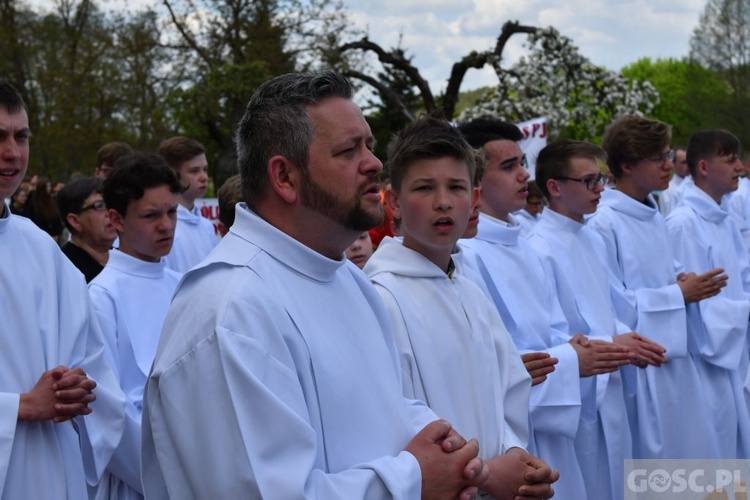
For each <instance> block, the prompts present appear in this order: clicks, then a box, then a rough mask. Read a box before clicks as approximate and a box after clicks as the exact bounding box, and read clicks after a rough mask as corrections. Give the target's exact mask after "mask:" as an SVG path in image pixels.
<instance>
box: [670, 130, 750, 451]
mask: <svg viewBox="0 0 750 500" xmlns="http://www.w3.org/2000/svg"><path fill="white" fill-rule="evenodd" d="M687 162H688V166H689V168H690V175H691V177H692V179H693V182H694V183H695V184H694V185H692V186H688V187H687V188H686V189H685V191H684V193H683V198H682V204H681V205H680V206H679V207H677V208H676V209H674V210H673V211H672V213H670V215H669V217H667V229H669V238H670V241H671V243H672V248H674V253H675V257H676V258H677V260H679V261H680V262H681V263H682V264H683V265H684V266H685V267H686V268H688V269H691V270H693V271H695V272H699V273H701V272H707V271H709V270H711V269H713V268H715V267H721V268H722V269H724V272H725V273H726V274H727V276H729V280H728V282H727V286H726V288H724V289H723V290H722V293H720V294H719V295H716V296H714V297H711V298H707V299H705V300H702V301H701V302H700V303H697V304H696V303H693V304H688V306H687V333H688V349H689V352H690V356H691V357H692V358H693V360H694V361H695V366H696V368H697V370H698V374H699V376H700V380H701V383H702V384H703V388H704V396H705V397H706V398H707V399H706V400H705V401H704V405H705V406H706V407H708V408H722V411H712V412H710V413H709V415H708V417H709V419H710V420H709V421H708V422H706V423H705V425H707V426H708V434H710V435H711V436H712V437H713V439H715V441H716V442H717V443H718V445H719V453H720V455H719V456H720V457H721V458H750V456H749V454H750V416H748V408H747V403H746V401H745V396H744V393H743V392H744V391H743V385H744V383H745V377H746V375H747V365H748V343H747V334H748V323H747V320H748V317H750V301H748V297H750V257H748V253H747V250H746V249H745V246H744V244H743V242H742V236H741V234H740V231H739V229H738V228H737V226H736V225H735V223H734V221H733V220H732V217H730V216H729V212H727V210H726V209H725V208H724V206H723V204H722V198H723V197H724V196H726V195H727V194H730V193H732V192H734V191H735V190H736V189H737V184H738V182H739V177H740V174H741V173H742V171H743V170H744V166H743V165H742V161H741V160H740V141H739V140H738V139H737V137H735V136H734V135H733V134H732V133H730V132H728V131H726V130H702V131H700V132H696V133H695V134H693V135H692V136H691V137H690V140H689V142H688V147H687ZM732 402H734V404H732Z"/></svg>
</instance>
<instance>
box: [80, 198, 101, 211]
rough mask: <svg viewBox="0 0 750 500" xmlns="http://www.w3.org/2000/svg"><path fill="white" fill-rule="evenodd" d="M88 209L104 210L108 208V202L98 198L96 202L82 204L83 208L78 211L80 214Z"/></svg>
mask: <svg viewBox="0 0 750 500" xmlns="http://www.w3.org/2000/svg"><path fill="white" fill-rule="evenodd" d="M86 210H94V211H95V212H102V211H104V210H107V204H106V203H104V200H96V201H95V202H94V203H91V204H89V205H84V206H82V207H81V209H80V210H79V211H78V213H79V214H80V213H81V212H85V211H86Z"/></svg>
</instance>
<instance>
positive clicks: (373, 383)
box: [143, 203, 437, 500]
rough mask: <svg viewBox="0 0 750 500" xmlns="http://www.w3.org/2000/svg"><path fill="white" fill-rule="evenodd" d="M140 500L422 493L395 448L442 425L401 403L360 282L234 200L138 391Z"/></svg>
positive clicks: (377, 313)
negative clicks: (230, 221) (230, 218)
mask: <svg viewBox="0 0 750 500" xmlns="http://www.w3.org/2000/svg"><path fill="white" fill-rule="evenodd" d="M144 401H145V405H144V409H143V483H144V490H145V493H146V498H149V499H155V500H159V499H166V498H179V499H181V500H189V499H194V498H195V499H208V498H320V499H326V500H327V499H349V498H371V499H382V498H391V497H393V498H397V499H412V498H419V497H420V493H421V481H422V479H421V473H420V467H419V464H418V462H417V460H416V459H415V458H414V456H413V455H412V454H411V453H408V452H406V451H403V449H404V447H405V446H406V445H407V443H408V442H409V441H410V440H411V439H412V438H413V436H414V435H415V433H416V432H418V431H419V430H420V429H422V428H423V427H424V426H425V425H426V424H427V423H429V422H431V421H433V420H435V419H436V418H437V416H436V415H435V414H434V412H432V411H431V410H430V409H429V408H427V407H426V406H425V405H424V403H421V402H419V401H414V400H407V399H406V398H404V397H403V396H402V394H401V378H400V368H399V365H398V355H397V353H396V348H395V345H394V343H393V339H392V337H391V334H390V327H389V325H388V312H387V311H386V310H385V307H384V305H383V303H382V301H381V300H380V297H379V296H378V294H377V292H376V291H375V289H374V287H373V286H372V284H370V283H369V281H368V280H367V277H366V276H365V275H364V273H362V271H361V270H360V269H359V268H357V267H356V266H355V265H353V264H351V263H350V262H348V261H347V259H346V258H345V256H344V255H343V253H342V255H341V258H340V259H339V260H331V259H328V258H326V257H324V256H322V255H321V254H319V253H317V252H315V251H313V250H311V249H310V248H308V247H306V246H304V245H302V244H301V243H299V242H298V241H296V240H294V239H292V238H291V237H289V236H288V235H286V234H285V233H283V232H281V231H279V230H278V229H276V228H275V227H273V226H271V225H270V224H268V223H267V222H265V221H264V220H263V219H261V218H260V217H258V216H257V215H255V214H254V213H252V212H250V211H249V210H248V209H247V207H246V206H245V204H244V203H243V204H238V205H237V209H236V219H235V223H234V225H233V226H232V228H231V230H230V232H229V233H228V234H227V236H226V237H225V238H224V239H222V240H221V242H220V243H219V245H218V246H217V248H216V250H215V251H214V252H212V254H211V256H210V257H209V258H208V259H206V260H205V261H204V262H203V263H202V264H201V265H200V266H199V267H197V268H195V269H193V270H192V271H190V272H189V273H187V274H186V275H185V277H184V278H183V281H182V282H181V284H180V285H179V286H178V289H177V291H176V293H175V297H174V300H173V302H172V305H171V307H170V310H169V313H168V315H167V319H166V321H165V326H164V329H163V331H162V336H161V339H160V341H159V347H158V350H157V353H156V359H155V360H154V365H153V368H152V372H151V374H150V376H149V381H148V384H147V386H146V392H145V399H144Z"/></svg>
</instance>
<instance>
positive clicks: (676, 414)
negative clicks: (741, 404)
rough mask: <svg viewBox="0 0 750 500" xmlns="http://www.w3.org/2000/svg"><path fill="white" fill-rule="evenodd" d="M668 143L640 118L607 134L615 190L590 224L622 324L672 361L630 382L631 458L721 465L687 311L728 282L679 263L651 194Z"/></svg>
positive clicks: (666, 169)
mask: <svg viewBox="0 0 750 500" xmlns="http://www.w3.org/2000/svg"><path fill="white" fill-rule="evenodd" d="M671 138H672V131H671V127H670V126H669V125H667V124H666V123H663V122H660V121H656V120H650V119H647V118H642V117H638V116H627V117H624V118H621V119H620V120H618V121H616V122H614V123H612V124H611V125H610V126H609V127H607V129H606V130H605V132H604V136H603V138H602V149H604V151H605V152H606V153H607V166H608V167H609V170H610V171H611V172H612V174H613V175H614V176H615V178H616V179H617V186H616V187H615V188H613V189H607V190H605V191H604V192H602V193H601V201H600V204H599V208H598V209H597V211H596V212H595V213H594V215H592V216H591V218H589V219H588V221H587V225H588V226H589V227H592V228H593V229H594V230H596V231H597V232H598V233H599V234H600V235H601V236H602V239H603V240H604V243H605V248H606V258H607V264H608V267H609V269H610V271H611V272H612V275H613V281H612V284H613V289H612V297H613V302H614V305H615V310H616V312H617V318H618V319H619V320H620V321H622V322H623V323H624V324H625V325H627V327H628V328H630V329H631V330H633V331H637V332H638V333H639V334H641V335H644V336H646V337H648V338H650V339H652V340H654V341H655V342H657V343H658V344H660V345H662V346H664V348H665V349H666V353H665V356H666V357H667V359H668V360H669V362H668V363H666V364H665V365H663V366H662V367H660V368H659V369H658V370H655V369H651V368H649V369H646V370H635V373H634V374H633V373H631V374H630V375H633V376H627V375H626V377H625V388H626V404H627V405H628V409H629V418H630V425H631V430H632V431H633V455H634V458H644V459H660V458H685V459H687V458H719V451H718V447H717V443H716V441H715V439H714V438H713V437H712V436H711V433H710V432H709V426H708V423H709V422H711V418H710V415H709V413H710V411H709V409H708V408H707V407H706V402H707V401H709V399H707V398H706V395H705V394H704V390H703V389H702V387H703V386H702V384H701V381H700V376H699V374H698V371H697V370H696V367H695V362H694V361H693V359H692V358H691V356H690V354H689V352H688V340H687V327H686V306H685V305H686V304H690V303H694V302H699V301H701V300H703V299H705V298H708V297H712V296H714V295H716V294H717V293H719V291H720V290H721V288H722V287H724V286H725V285H726V279H727V277H726V275H724V274H722V270H721V269H713V270H708V271H706V272H705V273H704V274H701V275H696V274H695V273H692V272H691V273H689V274H686V273H682V272H681V271H682V269H681V268H679V267H678V266H676V264H675V260H674V251H673V249H672V246H671V244H670V242H669V236H668V233H667V228H666V225H665V223H664V219H663V217H662V215H661V213H660V212H659V208H658V206H657V205H656V202H655V201H654V197H653V196H652V195H651V192H652V191H657V190H663V189H665V188H666V187H667V185H668V184H669V174H670V172H671V170H672V162H671V158H673V156H672V155H673V153H672V150H671V149H670V147H669V144H670V141H671ZM688 271H692V270H690V269H688ZM729 403H730V402H727V404H729Z"/></svg>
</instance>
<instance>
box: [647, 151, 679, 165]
mask: <svg viewBox="0 0 750 500" xmlns="http://www.w3.org/2000/svg"><path fill="white" fill-rule="evenodd" d="M646 159H647V160H648V161H652V162H654V163H664V162H665V161H666V160H669V161H674V149H670V150H669V151H667V152H665V153H662V154H660V155H659V156H655V157H653V158H646Z"/></svg>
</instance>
